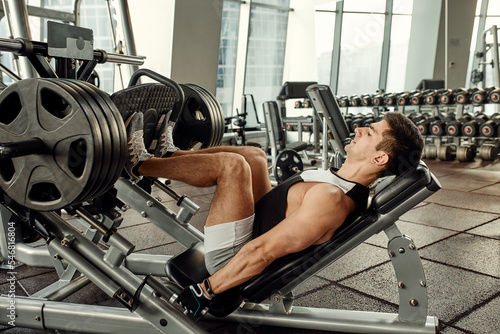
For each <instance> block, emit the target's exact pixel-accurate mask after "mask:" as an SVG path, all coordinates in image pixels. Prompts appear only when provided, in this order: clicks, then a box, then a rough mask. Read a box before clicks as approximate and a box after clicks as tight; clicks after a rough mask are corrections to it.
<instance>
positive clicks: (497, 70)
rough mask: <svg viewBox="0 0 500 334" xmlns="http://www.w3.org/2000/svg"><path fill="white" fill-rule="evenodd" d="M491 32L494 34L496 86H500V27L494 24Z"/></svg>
mask: <svg viewBox="0 0 500 334" xmlns="http://www.w3.org/2000/svg"><path fill="white" fill-rule="evenodd" d="M491 34H492V35H493V69H492V70H493V78H494V79H495V82H494V84H495V86H496V87H498V86H500V68H499V67H500V62H499V58H498V28H497V26H496V25H493V27H492V28H491Z"/></svg>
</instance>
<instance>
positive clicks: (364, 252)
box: [317, 244, 389, 281]
mask: <svg viewBox="0 0 500 334" xmlns="http://www.w3.org/2000/svg"><path fill="white" fill-rule="evenodd" d="M386 261H389V256H388V255H387V250H386V249H383V248H380V247H377V246H372V245H368V244H361V245H359V246H358V247H356V248H354V249H353V250H352V251H350V252H349V253H347V254H346V255H344V256H343V257H341V258H340V259H339V260H337V261H335V262H334V263H332V264H331V265H329V266H328V267H326V268H325V269H323V270H321V271H320V272H318V274H317V276H319V277H322V278H326V279H328V280H334V281H337V280H340V279H342V278H344V277H346V276H349V275H352V274H355V273H357V272H359V271H361V270H364V269H366V268H369V267H372V266H375V265H379V264H381V263H383V262H386Z"/></svg>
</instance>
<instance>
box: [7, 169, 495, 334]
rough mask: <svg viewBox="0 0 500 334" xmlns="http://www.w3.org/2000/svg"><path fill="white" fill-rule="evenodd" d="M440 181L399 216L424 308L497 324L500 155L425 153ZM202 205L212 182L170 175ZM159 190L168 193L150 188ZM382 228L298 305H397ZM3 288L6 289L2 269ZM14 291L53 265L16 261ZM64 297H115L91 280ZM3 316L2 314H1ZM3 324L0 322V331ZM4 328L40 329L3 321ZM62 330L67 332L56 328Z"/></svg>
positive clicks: (303, 292) (484, 325)
mask: <svg viewBox="0 0 500 334" xmlns="http://www.w3.org/2000/svg"><path fill="white" fill-rule="evenodd" d="M426 162H427V164H428V165H429V167H430V169H431V171H432V172H433V173H434V174H435V175H436V176H437V177H438V178H439V180H440V182H441V184H442V186H443V189H442V190H440V191H438V192H437V193H436V194H435V195H433V196H431V197H430V198H428V199H427V200H426V201H425V202H424V203H421V204H420V205H418V206H417V207H416V208H414V209H412V210H410V211H409V212H407V213H406V214H405V215H403V216H402V217H400V221H399V222H398V226H399V228H400V230H401V231H402V232H403V233H405V234H407V235H409V236H410V237H412V239H413V240H414V241H415V243H416V245H417V246H418V247H419V250H420V255H421V257H422V262H423V266H424V270H425V273H426V279H427V282H428V295H429V315H432V316H437V317H438V318H439V320H440V323H441V332H442V333H446V334H450V333H499V332H500V161H498V160H496V161H495V162H482V161H481V160H478V159H476V161H474V162H471V163H459V162H456V161H452V162H442V161H426ZM173 186H174V188H175V189H176V191H177V192H178V193H184V194H186V195H188V196H189V197H190V198H191V199H193V200H194V201H195V202H196V203H197V204H198V205H200V207H201V210H200V211H201V212H200V213H198V214H197V215H195V216H194V217H193V219H192V221H191V222H192V224H193V225H194V226H196V227H197V228H200V227H201V226H202V224H203V221H204V220H205V218H206V216H207V213H208V209H209V205H210V200H211V197H212V193H213V188H208V189H198V188H192V187H189V186H185V185H183V184H179V183H174V184H173ZM155 195H156V196H161V197H163V198H164V199H165V202H166V203H167V204H168V205H171V204H172V201H170V202H168V201H167V199H168V197H167V196H166V195H163V194H161V193H160V192H158V191H156V192H155ZM120 233H121V234H122V235H123V236H125V237H127V238H128V239H129V240H130V241H131V242H133V243H135V244H136V251H137V252H139V253H153V254H175V253H178V252H180V251H181V250H182V249H183V248H182V246H180V245H179V244H177V242H175V240H173V239H172V238H171V237H169V236H166V235H165V234H163V233H162V232H161V231H160V230H159V229H158V228H157V227H156V226H154V225H153V224H152V223H149V222H148V221H146V220H145V219H144V218H142V217H141V216H140V215H139V214H138V213H134V212H131V211H128V212H127V213H126V214H125V220H124V222H123V224H122V227H121V230H120ZM386 244H387V238H386V237H385V235H383V234H380V235H375V236H373V237H372V238H370V239H369V240H368V241H367V242H365V243H363V244H362V245H360V246H359V247H357V248H356V249H354V250H353V251H351V252H350V253H348V254H347V255H346V256H345V257H343V258H342V259H340V260H339V261H337V262H336V263H334V264H333V265H331V266H329V267H327V268H325V269H324V270H323V271H321V272H319V273H318V274H317V275H316V276H314V277H312V278H311V279H310V280H308V281H306V282H305V283H304V284H303V285H301V286H300V287H299V288H298V290H297V291H296V292H295V296H296V301H295V305H301V306H314V307H323V308H338V309H349V310H364V311H383V312H397V303H398V295H397V289H396V279H395V275H394V272H393V269H392V265H391V264H390V261H389V259H388V257H387V252H386V250H385V247H386ZM0 275H1V276H0V293H5V292H6V291H7V283H6V279H5V273H4V271H0ZM17 278H18V281H17V283H18V285H17V291H16V293H17V294H18V295H31V294H33V293H34V292H36V291H37V290H39V289H40V288H41V287H43V286H46V285H48V284H49V283H52V282H54V281H56V280H57V275H56V274H55V271H54V270H52V269H41V268H28V267H26V266H22V267H19V268H18V276H17ZM67 301H68V302H82V303H87V304H101V305H116V303H115V302H114V301H113V300H110V298H109V297H108V296H107V295H106V294H104V293H103V292H101V291H100V290H98V289H97V288H96V287H95V286H93V285H89V286H87V287H86V288H84V289H83V290H82V291H79V292H78V293H77V294H75V295H73V296H70V297H68V298H67ZM2 320H3V319H2ZM202 325H203V327H205V328H206V329H207V330H209V331H210V332H212V333H313V331H305V330H289V329H278V328H268V327H263V326H257V325H255V324H254V325H245V326H241V325H239V324H226V323H213V322H202ZM2 328H3V329H5V327H2V326H0V331H1V330H2ZM5 332H6V333H40V331H35V330H29V329H20V328H14V329H8V330H6V331H5ZM59 333H68V332H65V331H59ZM332 333H333V332H332Z"/></svg>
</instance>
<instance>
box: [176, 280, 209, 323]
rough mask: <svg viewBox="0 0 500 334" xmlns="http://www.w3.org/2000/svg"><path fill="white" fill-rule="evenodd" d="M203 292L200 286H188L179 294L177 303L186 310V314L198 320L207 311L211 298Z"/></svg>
mask: <svg viewBox="0 0 500 334" xmlns="http://www.w3.org/2000/svg"><path fill="white" fill-rule="evenodd" d="M209 298H210V297H207V296H206V295H205V293H204V292H203V289H202V288H201V285H200V284H195V285H190V286H188V287H187V288H185V289H184V290H182V292H181V293H180V294H179V297H178V298H177V303H178V304H179V305H181V306H182V307H183V308H184V309H186V311H187V313H188V314H189V315H191V316H193V317H195V318H199V317H201V316H203V315H205V313H207V311H208V307H209V306H210V303H212V300H211V298H210V299H209Z"/></svg>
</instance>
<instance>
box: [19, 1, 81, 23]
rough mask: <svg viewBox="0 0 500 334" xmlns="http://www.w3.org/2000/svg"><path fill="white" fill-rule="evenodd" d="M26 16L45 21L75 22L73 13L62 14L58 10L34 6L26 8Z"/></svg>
mask: <svg viewBox="0 0 500 334" xmlns="http://www.w3.org/2000/svg"><path fill="white" fill-rule="evenodd" d="M27 9H28V15H31V16H36V17H42V18H46V19H52V20H59V21H63V22H71V23H74V22H75V20H76V19H75V13H69V12H64V11H60V10H54V9H47V8H41V7H35V6H30V5H28V6H27Z"/></svg>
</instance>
